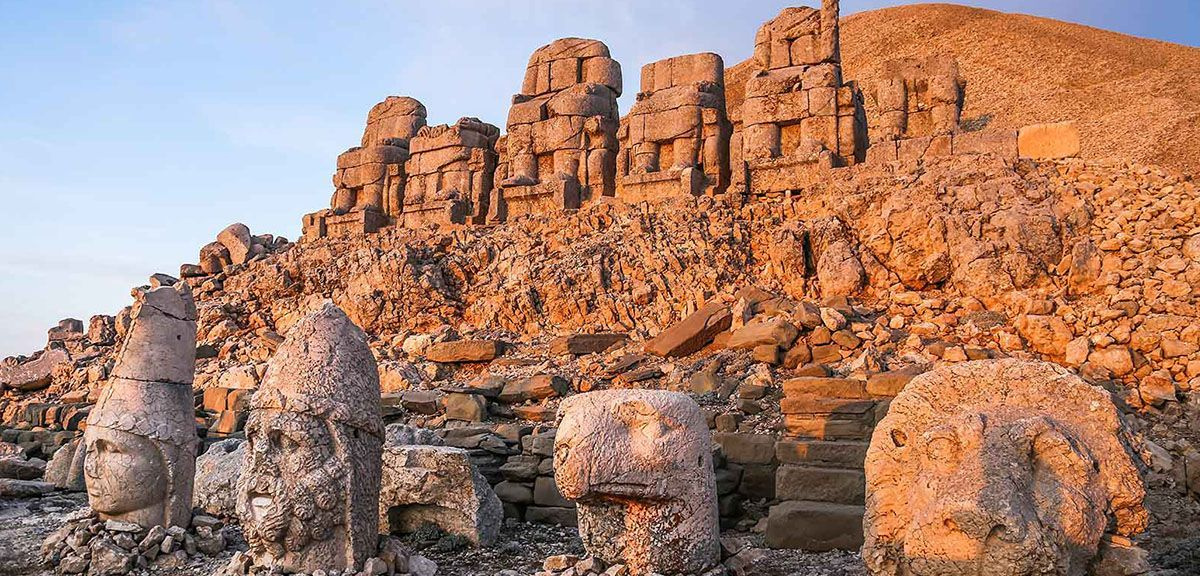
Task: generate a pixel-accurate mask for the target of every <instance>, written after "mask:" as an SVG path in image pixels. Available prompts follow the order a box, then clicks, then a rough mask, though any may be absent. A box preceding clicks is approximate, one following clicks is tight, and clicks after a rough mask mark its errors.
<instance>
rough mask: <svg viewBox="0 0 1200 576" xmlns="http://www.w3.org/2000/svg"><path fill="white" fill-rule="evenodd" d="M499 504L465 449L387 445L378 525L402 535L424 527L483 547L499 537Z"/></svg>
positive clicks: (500, 513)
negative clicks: (438, 529)
mask: <svg viewBox="0 0 1200 576" xmlns="http://www.w3.org/2000/svg"><path fill="white" fill-rule="evenodd" d="M503 518H504V511H503V508H502V507H501V504H500V499H499V498H497V497H496V493H495V492H494V491H493V490H492V488H491V486H489V485H488V483H487V480H486V479H484V477H483V476H482V475H481V474H480V473H479V470H477V469H476V468H475V465H474V464H473V463H472V462H471V458H470V456H469V454H468V453H467V451H466V450H463V449H461V448H452V447H449V446H428V445H391V444H389V445H387V446H385V448H384V451H383V483H382V488H381V490H380V495H379V526H380V528H381V529H383V530H385V531H386V532H388V533H391V534H408V533H411V532H414V531H416V530H417V529H418V528H420V527H421V526H422V524H425V523H427V522H428V523H432V524H435V525H437V526H438V527H439V528H441V529H442V530H445V531H446V532H448V533H451V534H457V535H459V536H463V537H464V538H467V539H468V540H470V541H471V543H472V544H475V545H476V546H489V545H491V544H492V543H494V542H495V541H496V537H497V536H498V535H499V533H500V523H501V521H502V520H503Z"/></svg>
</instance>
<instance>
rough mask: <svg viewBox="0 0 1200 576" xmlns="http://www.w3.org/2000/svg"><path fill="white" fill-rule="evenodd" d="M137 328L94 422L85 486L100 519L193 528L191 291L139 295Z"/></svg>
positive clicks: (181, 287) (88, 435)
mask: <svg viewBox="0 0 1200 576" xmlns="http://www.w3.org/2000/svg"><path fill="white" fill-rule="evenodd" d="M134 297H135V298H136V300H137V301H136V303H135V304H134V307H133V314H132V324H131V325H130V328H129V332H128V336H127V337H126V339H125V341H124V343H123V344H122V347H121V350H120V353H119V355H118V357H117V363H116V366H115V367H114V368H113V373H112V378H111V380H110V382H109V384H108V387H107V388H105V389H104V391H103V392H102V393H101V394H100V399H99V401H97V403H96V407H95V408H94V409H93V410H92V412H91V414H90V415H89V416H88V427H87V431H86V432H85V433H84V445H85V450H86V457H85V460H84V481H85V484H86V485H87V492H88V501H89V502H90V504H91V506H92V508H93V509H94V510H96V512H98V513H99V514H100V517H101V518H105V519H113V520H121V521H124V522H133V523H135V524H138V525H141V526H143V527H146V528H149V527H152V526H168V527H169V526H181V527H186V526H187V525H188V524H189V523H190V522H191V516H192V515H191V508H192V481H193V479H194V477H195V469H196V464H195V460H196V444H197V442H198V438H197V437H196V424H195V420H194V418H193V409H192V405H193V396H192V378H193V372H194V371H195V363H196V307H195V304H194V302H193V301H192V293H191V290H190V289H189V288H188V286H187V285H186V284H183V283H179V284H176V285H175V286H173V287H169V286H162V287H159V288H155V289H153V290H145V289H137V290H135V291H134Z"/></svg>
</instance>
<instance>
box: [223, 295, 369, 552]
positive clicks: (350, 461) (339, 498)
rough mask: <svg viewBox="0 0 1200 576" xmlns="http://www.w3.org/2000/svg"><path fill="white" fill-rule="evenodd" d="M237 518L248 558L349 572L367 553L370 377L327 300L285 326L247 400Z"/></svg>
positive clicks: (345, 324) (354, 336) (351, 335)
mask: <svg viewBox="0 0 1200 576" xmlns="http://www.w3.org/2000/svg"><path fill="white" fill-rule="evenodd" d="M246 441H247V445H246V448H245V451H246V455H245V460H244V462H243V468H242V472H241V475H240V477H239V479H238V488H237V490H238V494H237V503H236V506H237V514H238V517H239V518H240V519H241V521H242V526H243V529H244V530H245V533H246V540H247V542H249V544H250V556H251V558H252V560H253V564H254V565H255V566H259V567H271V568H278V569H281V570H284V571H286V572H306V573H308V572H313V571H314V570H318V569H322V570H338V571H342V572H344V571H348V570H349V571H353V570H356V569H359V568H361V566H362V565H363V562H365V561H366V560H367V559H368V558H370V557H371V556H372V555H373V554H374V553H375V551H376V540H377V535H378V527H379V499H378V496H379V484H380V466H381V460H380V452H381V446H382V444H383V423H382V419H381V418H380V415H379V374H378V372H377V371H376V366H375V359H374V357H373V356H372V355H371V351H370V349H368V348H367V342H366V336H365V335H364V334H363V332H362V330H360V329H359V328H358V327H357V326H355V325H354V324H353V323H351V322H350V319H349V318H347V317H346V314H345V313H344V312H342V311H341V309H339V308H338V307H336V306H334V305H333V304H332V303H326V304H325V305H324V306H323V307H322V308H321V309H319V310H318V311H316V312H314V313H312V314H310V315H308V316H306V317H305V318H303V319H302V320H300V321H299V322H298V323H296V325H295V326H293V327H292V328H291V330H289V331H288V334H287V338H286V339H285V340H284V342H283V343H282V344H280V346H279V348H278V350H277V351H276V353H275V356H274V357H272V358H271V360H270V362H269V363H268V366H267V372H266V375H265V376H264V377H263V381H262V384H261V386H260V388H259V390H258V392H256V393H255V394H254V396H253V398H252V399H251V408H250V418H249V420H248V421H247V423H246Z"/></svg>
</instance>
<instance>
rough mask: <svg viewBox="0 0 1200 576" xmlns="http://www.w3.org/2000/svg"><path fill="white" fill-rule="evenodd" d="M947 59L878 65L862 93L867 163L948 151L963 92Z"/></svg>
mask: <svg viewBox="0 0 1200 576" xmlns="http://www.w3.org/2000/svg"><path fill="white" fill-rule="evenodd" d="M964 86H965V82H964V81H963V80H962V78H961V77H960V76H959V72H958V61H957V60H955V59H954V58H953V57H951V56H940V55H939V56H930V57H928V58H924V59H917V58H901V59H897V60H889V61H887V62H885V63H884V64H883V71H882V73H881V74H880V77H879V79H878V80H876V81H875V82H873V83H872V84H871V85H870V86H867V87H866V90H865V91H864V108H865V112H866V116H867V118H868V133H869V135H870V141H871V149H870V152H869V154H870V157H871V159H872V160H879V161H890V160H897V159H909V160H917V159H920V158H924V157H926V156H944V155H949V154H951V153H952V152H953V138H954V134H955V133H956V132H958V129H959V119H960V117H961V116H962V106H963V88H964Z"/></svg>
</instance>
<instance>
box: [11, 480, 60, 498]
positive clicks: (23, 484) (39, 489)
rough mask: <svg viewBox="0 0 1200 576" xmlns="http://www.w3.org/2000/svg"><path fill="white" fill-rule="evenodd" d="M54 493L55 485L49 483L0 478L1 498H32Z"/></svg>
mask: <svg viewBox="0 0 1200 576" xmlns="http://www.w3.org/2000/svg"><path fill="white" fill-rule="evenodd" d="M53 491H54V485H53V484H51V483H49V482H38V481H37V480H14V479H12V478H0V498H32V497H34V496H41V495H43V494H49V493H51V492H53Z"/></svg>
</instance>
